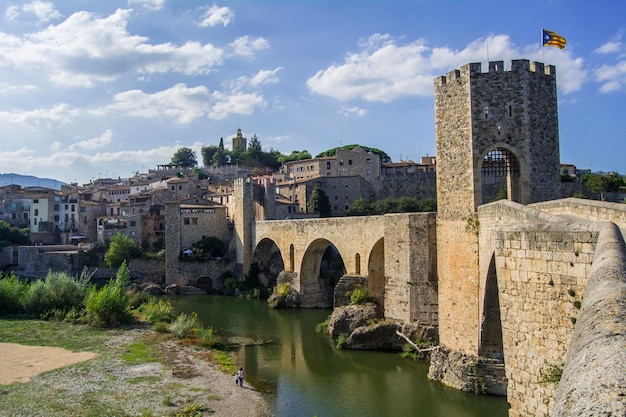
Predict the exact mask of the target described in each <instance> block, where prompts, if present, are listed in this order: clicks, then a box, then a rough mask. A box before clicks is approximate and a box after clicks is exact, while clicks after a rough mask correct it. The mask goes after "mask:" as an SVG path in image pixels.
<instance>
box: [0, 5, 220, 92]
mask: <svg viewBox="0 0 626 417" xmlns="http://www.w3.org/2000/svg"><path fill="white" fill-rule="evenodd" d="M131 12H132V11H131V10H122V9H118V10H117V11H116V12H115V13H113V14H112V15H110V16H107V17H104V18H97V17H95V16H94V15H92V14H91V13H89V12H77V13H74V14H72V15H71V16H70V17H68V18H67V19H66V20H65V21H63V22H61V23H60V24H59V25H50V26H48V27H47V28H45V29H43V30H41V31H39V32H35V33H31V34H29V35H26V36H25V37H23V38H19V37H16V36H12V35H9V34H4V33H0V56H2V58H3V59H2V60H0V66H5V67H11V68H15V69H17V70H22V69H23V70H30V71H37V72H39V73H42V74H44V75H47V76H48V78H49V79H50V80H51V81H53V82H54V83H56V84H62V85H72V86H85V87H92V86H93V85H94V83H96V82H110V81H113V80H115V79H117V78H119V77H120V76H122V75H124V74H128V73H134V74H154V73H169V72H180V73H184V74H188V75H196V74H207V73H208V72H209V71H210V70H211V69H212V68H213V67H214V66H216V65H220V64H222V56H223V51H222V50H221V49H220V48H216V47H214V46H213V45H211V44H209V43H207V44H205V45H202V44H200V43H198V42H187V43H185V44H183V45H182V46H176V45H173V44H171V43H163V44H150V43H149V42H148V38H146V37H143V36H138V35H131V34H130V33H128V31H127V29H126V26H127V23H128V20H129V18H130V15H131Z"/></svg>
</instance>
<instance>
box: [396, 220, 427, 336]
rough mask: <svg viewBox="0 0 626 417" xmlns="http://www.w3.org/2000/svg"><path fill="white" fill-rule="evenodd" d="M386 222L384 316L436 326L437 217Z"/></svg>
mask: <svg viewBox="0 0 626 417" xmlns="http://www.w3.org/2000/svg"><path fill="white" fill-rule="evenodd" d="M384 221H385V278H386V284H385V317H388V318H394V319H399V320H403V321H404V322H406V323H411V322H415V321H418V322H419V324H422V325H426V326H436V325H437V321H438V309H437V306H438V299H437V256H436V247H437V246H436V245H437V241H436V239H437V233H436V214H435V213H424V214H392V215H386V216H384Z"/></svg>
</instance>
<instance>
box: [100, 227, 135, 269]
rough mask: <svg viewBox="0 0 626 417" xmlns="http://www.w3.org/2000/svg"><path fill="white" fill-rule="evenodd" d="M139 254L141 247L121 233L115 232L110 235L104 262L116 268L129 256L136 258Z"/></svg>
mask: <svg viewBox="0 0 626 417" xmlns="http://www.w3.org/2000/svg"><path fill="white" fill-rule="evenodd" d="M140 254H141V249H139V247H138V246H137V244H136V243H135V241H134V240H133V239H131V238H130V237H128V236H124V235H123V234H121V233H116V234H114V235H113V236H112V237H111V243H110V244H109V250H107V252H106V253H105V254H104V262H105V263H106V264H107V265H108V266H110V267H114V268H117V267H119V266H121V265H122V263H124V261H128V260H129V259H130V258H136V257H137V256H139V255H140Z"/></svg>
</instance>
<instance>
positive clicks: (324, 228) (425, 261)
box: [251, 213, 436, 322]
mask: <svg viewBox="0 0 626 417" xmlns="http://www.w3.org/2000/svg"><path fill="white" fill-rule="evenodd" d="M435 222H436V217H435V214H434V213H420V214H389V215H384V216H365V217H343V218H328V219H307V220H272V221H258V222H255V223H254V227H253V230H252V239H251V243H252V246H253V256H252V260H253V262H257V263H259V266H260V268H261V269H262V270H263V269H264V268H266V267H267V265H266V262H267V260H268V259H271V258H272V256H273V255H274V254H275V253H276V252H277V251H278V252H279V253H280V255H281V258H282V260H283V264H284V269H285V272H287V273H289V275H290V277H291V282H292V284H293V285H294V288H295V289H296V290H297V291H298V292H299V294H300V299H301V306H303V307H330V306H332V293H331V294H330V297H329V296H328V295H329V294H328V292H327V289H325V286H324V282H323V280H321V279H320V270H321V264H322V257H323V255H324V253H325V252H326V250H327V248H328V247H329V246H332V247H334V248H335V249H336V251H337V253H338V254H339V256H340V257H341V259H342V261H343V265H344V267H345V276H344V279H348V277H356V278H359V277H360V278H364V279H363V280H361V282H364V283H366V285H367V288H368V290H369V294H370V296H372V297H374V298H376V299H378V300H379V302H380V304H381V306H384V311H385V316H387V317H390V318H397V319H401V320H405V321H415V320H426V321H430V322H432V321H433V320H435V321H436V316H435V315H434V314H436V313H434V311H433V309H432V306H433V305H436V252H435V249H436V230H435ZM408 283H413V284H414V285H412V286H407V284H408ZM433 285H434V287H433ZM422 287H425V288H426V289H427V292H428V293H429V294H430V296H429V297H430V300H429V302H427V303H421V304H419V303H416V302H415V301H416V299H417V297H418V294H419V292H420V290H423V288H422ZM428 288H430V289H428ZM331 291H332V289H331ZM421 298H423V297H421ZM418 304H419V307H418Z"/></svg>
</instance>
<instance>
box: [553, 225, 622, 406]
mask: <svg viewBox="0 0 626 417" xmlns="http://www.w3.org/2000/svg"><path fill="white" fill-rule="evenodd" d="M625 393H626V246H625V245H624V240H623V238H622V236H621V233H620V231H619V230H618V228H617V227H616V226H615V225H614V224H611V223H607V224H605V225H604V226H603V228H602V229H601V231H600V237H599V239H598V245H597V250H596V253H595V256H594V258H593V267H592V268H591V273H590V274H589V281H588V283H587V287H586V288H585V298H584V299H583V302H582V307H581V310H580V313H579V315H578V321H577V322H576V328H575V330H574V335H573V337H572V343H571V344H570V346H569V351H568V353H567V360H566V363H565V368H564V370H563V375H562V377H561V381H560V383H559V388H558V391H557V394H556V399H555V402H554V408H553V411H552V416H554V417H578V416H624V415H626V396H625Z"/></svg>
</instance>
